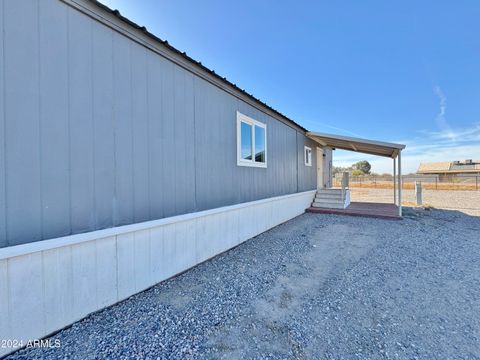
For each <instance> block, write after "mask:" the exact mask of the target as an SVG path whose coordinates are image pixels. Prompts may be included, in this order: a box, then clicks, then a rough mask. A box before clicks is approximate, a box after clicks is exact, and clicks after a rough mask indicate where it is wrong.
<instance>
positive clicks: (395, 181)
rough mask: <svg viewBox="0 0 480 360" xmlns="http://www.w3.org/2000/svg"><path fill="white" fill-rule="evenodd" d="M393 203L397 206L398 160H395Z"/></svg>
mask: <svg viewBox="0 0 480 360" xmlns="http://www.w3.org/2000/svg"><path fill="white" fill-rule="evenodd" d="M393 203H394V204H395V205H397V158H396V157H394V158H393Z"/></svg>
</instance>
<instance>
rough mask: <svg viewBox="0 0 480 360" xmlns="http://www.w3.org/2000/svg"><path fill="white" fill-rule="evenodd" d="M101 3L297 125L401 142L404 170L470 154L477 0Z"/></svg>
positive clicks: (338, 159) (476, 144)
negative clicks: (402, 144)
mask: <svg viewBox="0 0 480 360" xmlns="http://www.w3.org/2000/svg"><path fill="white" fill-rule="evenodd" d="M102 2H103V3H105V4H106V5H108V6H109V7H111V8H116V9H119V10H120V12H121V13H122V14H123V15H124V16H127V17H128V18H130V19H132V20H133V21H135V22H137V23H138V24H140V25H145V26H146V27H147V28H148V29H149V31H151V32H153V33H154V34H156V35H157V36H159V37H160V38H162V39H166V40H168V41H169V43H170V44H172V45H173V46H175V47H176V48H178V49H179V50H181V51H186V52H187V53H188V54H189V55H190V56H192V57H193V58H195V59H197V60H199V61H202V63H204V64H205V65H207V66H208V67H210V68H212V69H214V70H215V71H216V72H217V73H219V74H220V75H222V76H226V77H227V78H228V79H229V80H231V81H232V82H234V83H236V84H237V85H239V86H240V87H241V88H245V89H246V90H247V91H248V92H250V93H252V94H254V95H255V96H256V97H258V98H260V99H262V100H263V101H265V102H267V103H268V104H269V105H271V106H273V107H274V108H276V109H278V110H279V111H281V112H282V113H284V114H285V115H287V116H289V117H290V118H292V119H294V120H295V121H297V122H298V123H300V124H302V125H303V126H305V127H306V128H308V129H309V130H312V131H321V132H330V133H337V134H343V135H351V136H360V137H365V138H370V139H378V140H384V141H392V142H401V143H405V144H406V145H407V149H406V150H405V152H404V154H403V163H404V172H413V171H415V170H416V168H417V167H418V164H419V162H420V161H442V160H460V159H466V158H473V159H480V36H479V34H480V21H479V19H480V1H478V0H472V1H469V0H462V1H453V0H451V1H442V0H435V1H433V0H432V1H431V0H422V1H418V0H403V1H399V0H398V1H385V0H374V1H371V0H366V1H358V0H340V1H303V2H299V1H295V2H294V1H283V0H255V1H253V0H243V1H221V0H204V1H193V0H190V1H186V0H168V1H165V0H143V1H142V0H136V1H131V0H102ZM334 158H335V160H334V162H335V165H348V164H351V163H352V162H354V161H357V160H361V159H367V160H369V161H370V162H371V163H372V165H373V170H374V171H376V172H391V167H392V165H391V160H388V159H383V158H376V157H370V156H366V155H362V154H356V153H353V152H345V151H336V152H335V154H334Z"/></svg>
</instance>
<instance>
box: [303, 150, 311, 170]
mask: <svg viewBox="0 0 480 360" xmlns="http://www.w3.org/2000/svg"><path fill="white" fill-rule="evenodd" d="M304 158H305V166H312V149H311V148H309V147H308V146H305V151H304Z"/></svg>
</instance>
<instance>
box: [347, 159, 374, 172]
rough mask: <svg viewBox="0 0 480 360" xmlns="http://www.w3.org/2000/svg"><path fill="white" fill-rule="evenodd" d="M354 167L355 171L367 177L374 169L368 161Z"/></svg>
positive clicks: (358, 163) (360, 162)
mask: <svg viewBox="0 0 480 360" xmlns="http://www.w3.org/2000/svg"><path fill="white" fill-rule="evenodd" d="M352 167H353V168H354V169H355V170H359V171H361V172H362V173H364V174H365V175H367V174H370V169H371V168H372V165H370V163H369V162H368V161H367V160H362V161H359V162H357V163H355V164H353V165H352Z"/></svg>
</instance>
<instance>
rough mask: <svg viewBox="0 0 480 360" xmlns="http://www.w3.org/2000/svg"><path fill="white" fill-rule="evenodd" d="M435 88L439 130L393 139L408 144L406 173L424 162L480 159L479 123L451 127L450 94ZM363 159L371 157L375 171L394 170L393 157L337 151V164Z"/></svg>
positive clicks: (369, 159) (404, 169) (404, 163)
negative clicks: (403, 138)
mask: <svg viewBox="0 0 480 360" xmlns="http://www.w3.org/2000/svg"><path fill="white" fill-rule="evenodd" d="M433 92H434V93H435V95H436V96H437V97H438V99H439V101H440V103H439V111H438V114H437V116H436V117H435V124H436V127H437V129H438V130H434V131H431V130H420V131H418V133H419V134H420V135H419V136H415V137H414V138H412V139H409V140H403V141H402V140H400V141H393V142H396V143H400V144H405V145H406V146H407V147H406V149H405V150H404V151H403V152H402V169H403V173H413V172H416V170H417V168H418V166H419V165H420V163H421V162H436V161H453V160H464V159H474V160H479V159H480V123H473V124H472V125H471V126H469V127H465V128H452V127H451V126H450V125H449V124H448V122H447V119H446V112H447V97H446V96H445V94H444V93H443V91H442V89H441V88H440V86H438V85H437V86H435V87H434V88H433ZM360 160H368V161H369V162H370V164H371V165H372V171H374V172H377V173H385V172H388V173H391V172H392V171H393V164H392V162H393V161H392V159H390V158H380V157H378V156H370V155H365V154H359V153H353V152H348V151H341V150H340V151H336V152H335V153H334V165H335V166H350V165H351V164H353V163H355V162H357V161H360Z"/></svg>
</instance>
